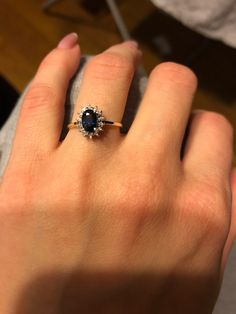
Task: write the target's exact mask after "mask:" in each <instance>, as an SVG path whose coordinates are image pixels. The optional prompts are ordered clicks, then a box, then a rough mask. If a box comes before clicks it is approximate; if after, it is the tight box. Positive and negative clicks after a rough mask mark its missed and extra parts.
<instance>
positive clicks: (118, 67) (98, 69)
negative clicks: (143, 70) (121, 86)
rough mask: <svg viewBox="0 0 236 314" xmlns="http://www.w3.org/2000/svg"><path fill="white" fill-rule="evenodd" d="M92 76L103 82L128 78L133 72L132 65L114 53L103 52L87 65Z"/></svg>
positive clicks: (123, 57)
mask: <svg viewBox="0 0 236 314" xmlns="http://www.w3.org/2000/svg"><path fill="white" fill-rule="evenodd" d="M87 69H89V70H90V71H91V72H92V73H93V76H94V77H96V78H99V79H100V78H101V79H103V80H104V79H105V80H114V79H119V78H120V77H121V78H123V77H128V78H129V77H130V76H132V75H133V72H134V64H133V63H132V62H131V61H130V60H129V59H128V58H126V57H125V56H123V55H121V54H119V53H115V52H104V53H102V54H100V55H98V56H96V57H94V58H93V59H92V60H91V61H90V62H89V64H88V66H87Z"/></svg>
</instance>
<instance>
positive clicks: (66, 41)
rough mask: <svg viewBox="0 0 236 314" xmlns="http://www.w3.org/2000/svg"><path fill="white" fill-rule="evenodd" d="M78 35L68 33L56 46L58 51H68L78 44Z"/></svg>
mask: <svg viewBox="0 0 236 314" xmlns="http://www.w3.org/2000/svg"><path fill="white" fill-rule="evenodd" d="M78 38H79V37H78V35H77V34H76V33H70V34H68V35H66V36H65V37H64V38H62V40H61V41H60V42H59V44H58V45H57V48H59V49H70V48H73V47H74V46H75V45H76V44H77V42H78Z"/></svg>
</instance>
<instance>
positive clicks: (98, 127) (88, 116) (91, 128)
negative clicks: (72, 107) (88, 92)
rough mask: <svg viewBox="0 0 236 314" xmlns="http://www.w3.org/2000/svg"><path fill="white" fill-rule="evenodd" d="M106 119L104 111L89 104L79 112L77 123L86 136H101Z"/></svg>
mask: <svg viewBox="0 0 236 314" xmlns="http://www.w3.org/2000/svg"><path fill="white" fill-rule="evenodd" d="M104 121H105V118H104V117H103V115H102V111H100V110H98V108H97V107H93V106H91V105H87V106H85V107H83V108H82V110H81V111H80V112H79V113H78V118H77V120H76V122H75V123H76V124H77V125H78V127H79V129H80V132H81V133H82V134H83V135H84V136H87V137H89V138H92V137H93V136H99V133H100V132H101V131H102V130H103V126H104V124H105V123H104Z"/></svg>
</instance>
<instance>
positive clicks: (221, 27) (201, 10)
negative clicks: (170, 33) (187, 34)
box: [151, 0, 236, 48]
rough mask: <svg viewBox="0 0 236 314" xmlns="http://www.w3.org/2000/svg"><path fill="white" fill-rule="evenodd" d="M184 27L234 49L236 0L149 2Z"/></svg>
mask: <svg viewBox="0 0 236 314" xmlns="http://www.w3.org/2000/svg"><path fill="white" fill-rule="evenodd" d="M151 1H152V2H153V3H154V4H155V5H156V6H157V7H158V8H160V9H162V10H164V11H165V12H167V13H169V14H170V15H172V16H174V17H175V18H176V19H178V20H179V21H181V22H182V23H183V24H185V25H186V26H188V27H190V28H192V29H194V30H195V31H198V32H199V33H201V34H203V35H205V36H208V37H211V38H214V39H219V40H221V41H222V42H224V43H226V44H228V45H230V46H232V47H234V48H236V31H235V30H236V0H207V1H206V0H151Z"/></svg>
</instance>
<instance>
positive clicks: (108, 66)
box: [66, 41, 141, 145]
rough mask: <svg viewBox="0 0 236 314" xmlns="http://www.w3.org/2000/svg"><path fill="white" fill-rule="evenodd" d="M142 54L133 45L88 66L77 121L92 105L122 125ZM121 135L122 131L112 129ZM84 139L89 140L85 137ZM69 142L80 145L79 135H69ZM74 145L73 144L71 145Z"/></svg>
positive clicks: (105, 54)
mask: <svg viewBox="0 0 236 314" xmlns="http://www.w3.org/2000/svg"><path fill="white" fill-rule="evenodd" d="M140 57H141V53H140V51H139V50H138V47H137V44H136V43H135V42H133V41H128V42H124V43H122V44H118V45H115V46H112V47H111V48H109V49H108V50H106V51H105V52H103V53H101V54H99V55H97V56H96V57H94V58H93V59H92V60H91V61H90V62H89V63H88V64H87V66H86V68H85V72H84V77H83V81H82V85H81V88H80V93H79V96H78V100H77V104H76V107H75V112H74V115H73V121H74V120H75V119H76V118H77V113H78V112H80V110H81V108H82V107H84V106H86V105H87V104H90V105H91V106H95V107H96V106H97V107H98V109H99V110H102V112H103V115H104V117H105V118H106V120H109V121H115V122H120V121H121V119H122V116H123V113H124V108H125V105H126V101H127V96H128V93H129V88H130V85H131V82H132V79H133V75H134V71H135V68H136V65H137V63H138V62H139V60H140ZM112 130H113V131H114V132H115V133H116V134H117V135H119V133H120V132H119V130H118V128H114V127H110V129H109V131H108V130H107V132H106V133H107V135H108V134H109V133H110V132H112ZM80 139H81V140H82V141H83V140H85V139H84V138H83V137H82V136H80ZM66 140H67V141H68V142H70V143H71V141H72V142H73V143H74V141H76V142H77V141H78V134H77V132H74V131H71V132H69V134H68V136H67V139H66ZM70 145H71V144H70Z"/></svg>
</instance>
